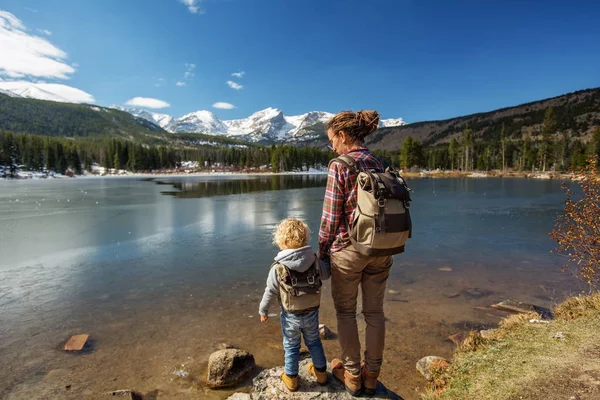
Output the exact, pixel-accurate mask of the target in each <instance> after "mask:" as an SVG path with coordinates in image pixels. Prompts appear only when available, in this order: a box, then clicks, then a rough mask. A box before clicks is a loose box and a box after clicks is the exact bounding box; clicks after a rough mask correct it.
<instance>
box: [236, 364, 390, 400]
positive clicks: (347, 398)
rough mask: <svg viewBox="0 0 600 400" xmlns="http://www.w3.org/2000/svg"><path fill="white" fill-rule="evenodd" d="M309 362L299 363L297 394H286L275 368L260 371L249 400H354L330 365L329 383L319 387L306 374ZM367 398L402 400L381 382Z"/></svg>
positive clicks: (279, 373) (312, 378)
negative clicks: (332, 371) (334, 375)
mask: <svg viewBox="0 0 600 400" xmlns="http://www.w3.org/2000/svg"><path fill="white" fill-rule="evenodd" d="M310 362H311V361H310V360H302V361H300V371H299V373H298V381H299V382H298V383H299V386H300V387H299V389H298V391H297V392H294V393H290V392H288V390H287V389H286V388H285V387H284V385H283V383H282V382H281V374H282V373H283V367H275V368H271V369H267V370H264V371H262V372H261V373H260V374H258V375H257V376H256V378H254V380H253V381H252V382H253V383H252V391H251V392H250V397H249V398H250V399H251V400H309V399H310V400H312V399H333V400H354V399H355V397H352V396H351V395H350V394H349V393H348V392H346V389H345V388H344V385H343V384H342V383H341V382H339V381H337V380H336V379H335V378H334V377H333V376H332V375H331V366H330V365H327V371H328V373H329V383H328V384H327V385H325V386H321V385H319V384H318V383H317V381H316V379H315V378H314V377H312V376H310V375H309V374H308V372H307V366H308V364H309V363H310ZM369 398H370V399H374V400H384V399H385V400H402V397H400V396H398V395H397V394H396V393H394V392H392V391H390V390H388V389H387V388H386V387H385V386H384V385H383V384H382V383H381V382H377V391H376V393H375V395H374V396H371V397H369ZM240 399H248V397H245V398H243V397H241V398H240Z"/></svg>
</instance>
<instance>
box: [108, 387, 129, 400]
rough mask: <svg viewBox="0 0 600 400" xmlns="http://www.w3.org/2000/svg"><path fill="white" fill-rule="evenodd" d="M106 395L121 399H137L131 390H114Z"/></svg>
mask: <svg viewBox="0 0 600 400" xmlns="http://www.w3.org/2000/svg"><path fill="white" fill-rule="evenodd" d="M104 394H105V395H108V396H114V397H118V398H119V399H131V400H133V399H135V398H136V397H134V394H135V392H134V391H133V390H131V389H121V390H113V391H112V392H105V393H104Z"/></svg>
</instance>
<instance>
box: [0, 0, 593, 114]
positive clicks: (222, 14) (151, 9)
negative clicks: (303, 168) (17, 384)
mask: <svg viewBox="0 0 600 400" xmlns="http://www.w3.org/2000/svg"><path fill="white" fill-rule="evenodd" d="M2 11H3V12H5V13H10V14H12V15H13V16H14V17H15V18H17V19H18V20H19V21H20V24H21V26H20V27H18V28H15V27H14V26H13V28H11V29H13V33H14V30H15V29H17V30H18V31H19V32H20V33H21V34H22V35H21V36H23V40H25V39H26V38H29V39H30V40H31V37H33V36H35V37H41V38H44V39H43V41H47V42H48V43H49V44H50V45H51V46H53V47H55V48H56V49H59V51H62V52H63V54H58V55H56V54H50V55H47V56H46V57H50V58H53V57H54V61H57V62H58V64H64V65H63V66H61V65H57V64H56V63H50V65H49V66H48V68H49V69H52V68H56V71H54V70H53V72H51V73H46V75H50V76H43V75H44V71H46V70H44V71H40V70H41V69H43V68H45V64H44V63H37V62H35V63H34V62H29V64H27V63H25V61H27V60H29V59H25V58H24V60H25V61H24V62H23V63H24V64H22V65H21V64H19V63H15V62H12V61H10V60H8V57H7V58H5V61H2V58H4V57H6V54H7V52H6V51H2V52H0V79H2V80H4V81H9V80H28V81H35V82H47V83H60V84H63V85H68V86H71V87H74V88H77V89H80V90H82V91H84V92H86V93H87V94H89V95H91V96H92V97H93V99H94V101H95V102H96V103H97V104H100V105H104V106H109V105H112V104H119V105H124V104H125V103H126V102H127V101H129V100H131V99H134V98H136V97H142V98H148V99H156V100H160V101H161V102H164V103H168V104H169V107H165V108H160V109H154V111H157V112H164V113H168V114H172V115H174V116H177V117H178V116H181V115H183V114H185V113H188V112H192V111H196V110H200V109H205V110H211V111H213V112H215V113H216V114H217V116H219V118H221V119H233V118H243V117H246V116H248V115H250V114H251V113H253V112H255V111H258V110H261V109H264V108H267V107H277V108H280V109H282V110H283V111H284V113H285V114H286V115H296V114H301V113H305V112H307V111H312V110H323V111H329V112H337V111H340V110H344V109H354V110H357V109H363V108H364V109H377V110H378V111H379V112H380V113H381V114H382V117H383V118H394V117H402V118H403V119H405V120H406V121H408V122H417V121H422V120H433V119H444V118H451V117H454V116H459V115H465V114H470V113H474V112H480V111H489V110H493V109H496V108H500V107H505V106H510V105H516V104H520V103H523V102H527V101H532V100H537V99H541V98H546V97H552V96H556V95H560V94H564V93H567V92H571V91H575V90H579V89H585V88H591V87H598V86H600V73H599V71H600V23H599V22H598V21H600V2H596V1H572V2H566V1H492V0H489V1H487V0H480V1H453V2H451V1H436V2H425V1H400V0H387V1H384V0H372V1H370V2H365V1H355V0H343V1H342V0H340V1H333V0H331V1H328V0H85V1H82V0H0V12H2ZM5 15H6V14H5ZM1 21H2V20H1V19H0V22H1ZM0 27H1V24H0ZM5 28H6V22H5ZM0 32H1V31H0ZM3 32H4V34H10V32H9V33H7V32H8V31H7V30H6V29H5V30H4V31H3ZM21 36H19V37H21ZM11 37H13V39H14V35H13V36H11ZM14 40H16V39H14ZM19 40H21V39H19ZM38 42H39V41H38ZM0 43H2V42H1V41H0ZM36 43H37V42H36ZM37 44H39V43H37ZM0 46H2V45H1V44H0ZM22 48H25V47H24V46H13V47H12V48H11V49H10V50H11V51H13V52H19V51H21V50H22ZM28 48H29V47H28ZM0 50H2V49H1V48H0ZM2 53H4V55H3V54H2ZM50 53H52V52H50ZM28 56H32V55H31V54H29V55H28ZM33 56H36V55H35V54H34V55H33ZM17 58H18V57H17ZM17 58H15V57H11V60H13V59H17ZM7 60H8V61H7ZM31 64H34V65H37V66H39V67H38V68H37V69H36V68H34V67H31ZM192 65H194V66H195V67H192ZM19 68H22V69H25V71H23V72H19ZM186 72H187V75H186ZM237 72H243V76H241V77H236V76H232V74H233V73H237ZM52 74H54V76H52ZM59 75H62V76H59ZM65 78H66V79H65ZM228 81H231V82H233V83H230V84H228V83H227V82H228ZM178 82H179V85H180V86H178V85H177V83H178ZM237 85H241V86H243V87H239V86H237ZM231 86H234V87H233V88H232V87H231ZM236 88H237V89H236ZM217 103H228V104H230V105H232V106H234V107H235V108H232V109H221V108H214V107H213V105H215V104H217ZM144 104H149V105H161V104H162V103H156V104H153V103H147V102H146V103H144ZM163 105H164V104H163Z"/></svg>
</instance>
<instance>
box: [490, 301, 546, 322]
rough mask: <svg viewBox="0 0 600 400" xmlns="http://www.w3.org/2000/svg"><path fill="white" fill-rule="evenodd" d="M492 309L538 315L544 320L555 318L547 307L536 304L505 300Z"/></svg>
mask: <svg viewBox="0 0 600 400" xmlns="http://www.w3.org/2000/svg"><path fill="white" fill-rule="evenodd" d="M492 307H493V308H496V309H498V310H504V311H510V312H514V313H522V314H527V313H537V314H539V315H540V317H541V318H542V319H553V318H554V314H553V313H552V311H551V310H549V309H547V308H545V307H540V306H536V305H534V304H529V303H523V302H521V301H513V300H504V301H501V302H500V303H498V304H492Z"/></svg>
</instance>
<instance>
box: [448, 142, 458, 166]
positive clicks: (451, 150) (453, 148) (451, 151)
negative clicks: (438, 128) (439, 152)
mask: <svg viewBox="0 0 600 400" xmlns="http://www.w3.org/2000/svg"><path fill="white" fill-rule="evenodd" d="M457 151H458V140H456V137H452V139H451V140H450V145H449V146H448V156H449V158H450V169H451V170H454V160H455V159H456V152H457Z"/></svg>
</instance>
